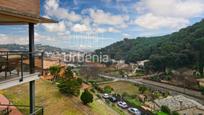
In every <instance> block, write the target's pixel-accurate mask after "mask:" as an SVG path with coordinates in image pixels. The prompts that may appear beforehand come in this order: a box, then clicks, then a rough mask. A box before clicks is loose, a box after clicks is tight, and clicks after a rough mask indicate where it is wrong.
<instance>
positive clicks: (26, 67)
mask: <svg viewBox="0 0 204 115" xmlns="http://www.w3.org/2000/svg"><path fill="white" fill-rule="evenodd" d="M43 55H44V52H27V51H0V78H2V76H3V77H4V78H5V79H4V80H6V79H7V78H8V77H10V78H11V77H14V76H15V77H20V79H19V81H20V82H21V81H23V77H24V76H26V75H29V74H30V61H29V59H30V58H29V57H30V56H33V57H34V60H35V61H34V68H32V69H34V71H35V72H38V73H41V74H42V73H43ZM12 72H15V74H14V75H12ZM2 73H5V74H2ZM8 73H10V75H8ZM0 81H2V79H1V80H0Z"/></svg>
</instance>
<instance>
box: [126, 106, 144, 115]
mask: <svg viewBox="0 0 204 115" xmlns="http://www.w3.org/2000/svg"><path fill="white" fill-rule="evenodd" d="M128 111H129V112H130V113H132V114H133V115H141V111H140V110H138V109H137V108H133V107H130V108H128Z"/></svg>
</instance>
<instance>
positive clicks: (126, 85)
mask: <svg viewBox="0 0 204 115" xmlns="http://www.w3.org/2000/svg"><path fill="white" fill-rule="evenodd" d="M106 85H109V86H111V87H112V88H113V89H114V92H116V93H119V94H123V93H127V94H128V95H135V94H138V93H139V91H138V87H137V86H135V85H134V84H133V83H130V82H125V81H118V82H112V83H107V84H102V85H100V86H101V87H105V86H106Z"/></svg>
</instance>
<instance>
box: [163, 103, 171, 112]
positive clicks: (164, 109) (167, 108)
mask: <svg viewBox="0 0 204 115" xmlns="http://www.w3.org/2000/svg"><path fill="white" fill-rule="evenodd" d="M161 111H162V112H165V113H167V114H170V113H171V110H170V109H169V107H168V106H165V105H162V106H161Z"/></svg>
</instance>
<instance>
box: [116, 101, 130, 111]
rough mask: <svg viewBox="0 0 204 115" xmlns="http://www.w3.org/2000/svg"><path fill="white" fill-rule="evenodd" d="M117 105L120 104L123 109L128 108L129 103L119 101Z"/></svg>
mask: <svg viewBox="0 0 204 115" xmlns="http://www.w3.org/2000/svg"><path fill="white" fill-rule="evenodd" d="M117 104H118V106H119V107H121V108H123V109H125V108H128V105H127V103H126V102H124V101H118V103H117Z"/></svg>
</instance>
